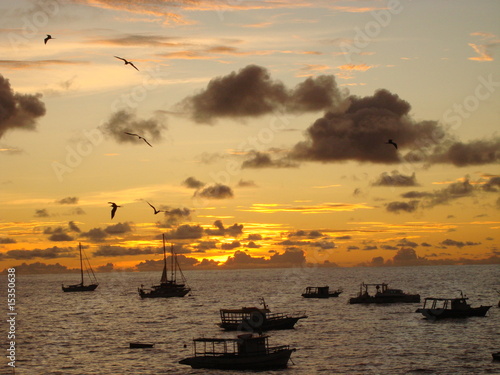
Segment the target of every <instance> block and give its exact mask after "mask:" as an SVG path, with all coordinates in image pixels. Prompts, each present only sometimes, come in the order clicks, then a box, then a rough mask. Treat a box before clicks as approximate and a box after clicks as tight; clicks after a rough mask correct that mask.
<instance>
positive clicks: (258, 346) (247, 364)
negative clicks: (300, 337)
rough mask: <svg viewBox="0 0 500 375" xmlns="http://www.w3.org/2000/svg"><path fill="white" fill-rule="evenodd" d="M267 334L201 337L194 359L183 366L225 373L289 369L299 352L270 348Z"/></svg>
mask: <svg viewBox="0 0 500 375" xmlns="http://www.w3.org/2000/svg"><path fill="white" fill-rule="evenodd" d="M268 337H269V336H266V335H260V336H256V335H253V334H251V333H247V334H243V335H239V336H237V338H197V339H194V340H193V351H194V356H192V357H189V358H185V359H183V360H181V361H179V363H181V364H183V365H189V366H191V367H192V368H207V369H223V370H254V371H257V370H261V371H262V370H273V369H281V368H286V367H287V364H288V360H290V356H291V354H292V352H294V351H295V349H290V347H289V346H288V345H281V346H274V347H270V346H269V344H268Z"/></svg>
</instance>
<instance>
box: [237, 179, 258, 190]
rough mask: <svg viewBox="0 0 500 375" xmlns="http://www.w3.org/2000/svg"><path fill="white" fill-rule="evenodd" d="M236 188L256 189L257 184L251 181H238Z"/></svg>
mask: <svg viewBox="0 0 500 375" xmlns="http://www.w3.org/2000/svg"><path fill="white" fill-rule="evenodd" d="M237 186H238V187H243V188H247V187H257V184H256V183H255V182H254V181H252V180H243V179H241V180H239V181H238V185H237Z"/></svg>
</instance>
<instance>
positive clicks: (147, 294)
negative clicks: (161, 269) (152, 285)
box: [139, 287, 191, 298]
mask: <svg viewBox="0 0 500 375" xmlns="http://www.w3.org/2000/svg"><path fill="white" fill-rule="evenodd" d="M190 291H191V289H189V288H183V287H181V288H165V289H155V290H150V291H145V290H143V289H139V295H140V296H141V298H171V297H184V296H185V295H186V294H188V293H189V292H190Z"/></svg>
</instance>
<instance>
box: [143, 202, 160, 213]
mask: <svg viewBox="0 0 500 375" xmlns="http://www.w3.org/2000/svg"><path fill="white" fill-rule="evenodd" d="M146 203H147V204H149V205H150V206H151V207H152V208H153V210H154V211H155V215H156V214H158V213H160V212H163V211H162V210H157V209H156V208H155V206H153V205H152V204H151V203H149V202H148V201H146Z"/></svg>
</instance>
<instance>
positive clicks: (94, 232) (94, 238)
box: [80, 228, 108, 242]
mask: <svg viewBox="0 0 500 375" xmlns="http://www.w3.org/2000/svg"><path fill="white" fill-rule="evenodd" d="M80 236H81V237H87V238H88V239H89V241H91V242H104V240H105V238H106V237H107V236H108V234H107V233H106V232H105V231H104V230H102V229H101V228H92V229H91V230H89V231H88V232H82V233H81V234H80Z"/></svg>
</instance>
